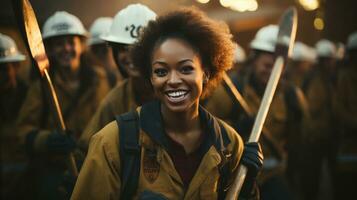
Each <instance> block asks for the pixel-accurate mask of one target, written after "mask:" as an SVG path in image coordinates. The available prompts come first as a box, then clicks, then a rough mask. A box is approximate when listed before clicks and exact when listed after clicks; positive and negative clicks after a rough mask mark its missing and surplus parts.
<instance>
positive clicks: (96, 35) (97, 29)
mask: <svg viewBox="0 0 357 200" xmlns="http://www.w3.org/2000/svg"><path fill="white" fill-rule="evenodd" d="M112 23H113V18H111V17H99V18H98V19H96V20H95V21H94V22H93V24H92V26H91V27H90V29H89V32H90V38H89V40H88V45H94V44H101V43H105V41H104V40H102V39H101V38H100V37H101V36H103V35H106V34H108V33H109V30H110V26H111V25H112Z"/></svg>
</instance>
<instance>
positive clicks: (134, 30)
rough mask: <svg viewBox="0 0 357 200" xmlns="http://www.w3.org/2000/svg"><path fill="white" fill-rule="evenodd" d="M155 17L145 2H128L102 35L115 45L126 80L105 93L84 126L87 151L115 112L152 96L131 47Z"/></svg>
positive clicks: (121, 71) (83, 146) (80, 142)
mask: <svg viewBox="0 0 357 200" xmlns="http://www.w3.org/2000/svg"><path fill="white" fill-rule="evenodd" d="M155 18H156V14H155V13H154V12H153V11H152V10H151V9H150V8H148V7H147V6H145V5H142V4H131V5H128V6H127V7H126V8H124V9H122V10H120V11H119V12H118V13H117V14H116V15H115V17H114V21H113V23H112V26H111V27H110V31H109V32H108V34H107V35H104V36H103V37H102V38H103V39H104V40H105V41H107V42H108V43H109V46H110V47H111V48H112V51H113V57H114V60H115V62H116V65H117V67H118V69H119V71H120V73H121V75H122V77H124V80H123V81H122V82H120V83H118V84H117V85H116V86H115V87H114V88H113V89H112V90H111V91H110V93H109V94H108V95H107V96H106V97H105V99H104V100H103V101H102V103H101V104H100V106H99V108H98V110H97V111H96V113H95V114H94V116H93V117H92V119H91V121H90V123H89V124H88V125H87V127H86V128H85V130H84V132H83V134H82V136H81V138H80V139H79V146H80V147H81V149H82V150H83V151H84V152H86V151H87V149H88V145H89V141H90V138H91V137H92V135H93V134H94V133H96V132H98V131H99V130H100V129H101V128H103V127H104V126H105V125H106V124H108V123H109V122H111V121H113V120H114V119H115V116H116V115H119V114H122V113H126V112H128V111H130V110H134V109H135V108H136V107H137V106H138V105H142V104H143V103H144V102H146V101H148V100H151V99H152V98H153V93H152V87H151V85H150V83H149V82H147V80H145V79H144V78H142V76H141V74H140V72H139V70H138V69H137V67H134V65H133V64H132V61H131V59H130V57H129V48H130V46H131V45H132V44H133V43H134V42H135V41H136V40H137V39H138V37H139V34H140V32H141V31H142V29H144V27H145V26H146V24H147V23H148V22H149V21H150V20H155Z"/></svg>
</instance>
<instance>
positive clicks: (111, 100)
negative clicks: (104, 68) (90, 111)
mask: <svg viewBox="0 0 357 200" xmlns="http://www.w3.org/2000/svg"><path fill="white" fill-rule="evenodd" d="M132 87H133V85H132V80H131V79H126V80H123V81H121V82H119V83H118V84H117V85H116V86H115V87H114V88H113V89H112V90H111V91H110V92H109V93H108V95H107V96H106V97H105V98H104V99H103V101H102V102H101V103H100V105H99V107H98V109H97V111H96V112H95V114H94V116H93V117H92V118H91V120H90V121H89V123H88V125H87V126H86V128H85V129H84V132H83V134H82V135H81V137H80V138H79V141H78V143H79V146H80V147H81V148H82V150H84V151H87V150H88V146H89V140H90V138H91V137H92V135H94V133H96V132H98V131H99V130H100V129H102V128H103V127H104V126H105V125H107V124H108V123H109V122H111V121H113V120H114V119H115V116H116V115H120V114H123V113H126V112H128V111H130V110H135V108H136V107H137V106H138V105H137V104H136V102H135V97H134V90H133V88H132Z"/></svg>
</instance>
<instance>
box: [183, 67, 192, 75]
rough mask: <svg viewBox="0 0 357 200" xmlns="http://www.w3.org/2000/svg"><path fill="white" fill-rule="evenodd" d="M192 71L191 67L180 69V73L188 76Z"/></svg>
mask: <svg viewBox="0 0 357 200" xmlns="http://www.w3.org/2000/svg"><path fill="white" fill-rule="evenodd" d="M192 71H193V67H192V66H183V67H182V68H181V72H182V73H183V74H190V73H191V72H192Z"/></svg>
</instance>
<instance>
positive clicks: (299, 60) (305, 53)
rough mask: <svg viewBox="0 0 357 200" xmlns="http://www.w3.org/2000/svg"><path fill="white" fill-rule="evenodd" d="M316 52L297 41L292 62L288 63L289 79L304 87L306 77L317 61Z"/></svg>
mask: <svg viewBox="0 0 357 200" xmlns="http://www.w3.org/2000/svg"><path fill="white" fill-rule="evenodd" d="M316 59H317V57H316V52H315V49H313V48H312V47H309V46H307V45H306V44H304V43H302V42H295V44H294V48H293V53H292V56H291V59H290V62H289V63H288V65H287V69H286V70H287V72H286V76H287V80H288V81H291V82H292V83H293V84H294V85H295V86H297V87H300V88H301V87H302V84H303V81H304V78H305V77H306V75H307V74H308V73H309V72H310V71H311V70H312V67H313V65H314V63H315V61H316Z"/></svg>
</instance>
